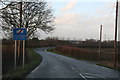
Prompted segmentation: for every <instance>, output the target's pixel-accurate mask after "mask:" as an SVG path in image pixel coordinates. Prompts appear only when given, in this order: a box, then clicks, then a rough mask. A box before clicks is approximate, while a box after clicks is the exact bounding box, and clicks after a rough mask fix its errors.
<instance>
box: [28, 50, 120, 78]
mask: <svg viewBox="0 0 120 80" xmlns="http://www.w3.org/2000/svg"><path fill="white" fill-rule="evenodd" d="M46 49H47V48H38V49H35V51H36V52H37V53H38V54H40V55H42V62H41V64H40V65H39V66H38V67H36V68H35V69H34V70H33V71H32V72H31V73H30V74H29V75H28V76H27V77H26V78H79V79H80V80H89V79H93V78H99V79H100V80H101V79H102V80H117V79H116V78H118V76H119V75H118V74H120V72H118V71H115V70H112V69H109V68H105V67H102V66H98V65H96V64H95V63H94V62H89V61H82V60H77V59H73V58H68V57H65V56H62V55H58V54H54V53H52V52H47V51H46Z"/></svg>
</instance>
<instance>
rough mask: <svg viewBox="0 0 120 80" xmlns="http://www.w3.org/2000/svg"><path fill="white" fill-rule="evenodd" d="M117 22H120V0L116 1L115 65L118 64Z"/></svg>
mask: <svg viewBox="0 0 120 80" xmlns="http://www.w3.org/2000/svg"><path fill="white" fill-rule="evenodd" d="M117 22H118V0H117V2H116V20H115V40H114V67H115V68H116V65H117Z"/></svg>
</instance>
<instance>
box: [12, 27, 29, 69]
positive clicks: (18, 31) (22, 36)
mask: <svg viewBox="0 0 120 80" xmlns="http://www.w3.org/2000/svg"><path fill="white" fill-rule="evenodd" d="M26 35H27V29H26V28H15V29H13V39H14V40H15V68H16V52H17V40H19V41H20V40H23V67H24V63H25V40H26V39H27V36H26ZM19 45H20V43H19V44H18V47H19ZM19 54H20V49H19V48H18V58H19V57H20V56H19Z"/></svg>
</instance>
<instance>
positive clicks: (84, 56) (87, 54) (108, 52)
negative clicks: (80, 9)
mask: <svg viewBox="0 0 120 80" xmlns="http://www.w3.org/2000/svg"><path fill="white" fill-rule="evenodd" d="M102 50H103V52H102V56H101V59H100V58H99V56H98V52H97V49H86V48H75V47H70V46H62V47H61V46H60V47H58V48H55V49H49V50H48V51H50V52H53V53H56V54H60V55H63V56H67V57H72V58H75V59H78V60H86V61H92V62H96V63H97V64H96V65H99V66H104V67H107V68H110V69H114V70H120V66H119V65H117V67H116V68H114V66H113V61H112V57H113V56H112V52H113V50H112V49H102ZM117 64H119V63H118V62H117Z"/></svg>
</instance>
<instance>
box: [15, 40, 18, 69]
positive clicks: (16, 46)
mask: <svg viewBox="0 0 120 80" xmlns="http://www.w3.org/2000/svg"><path fill="white" fill-rule="evenodd" d="M16 54H17V41H16V40H15V56H14V67H15V69H16Z"/></svg>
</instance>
